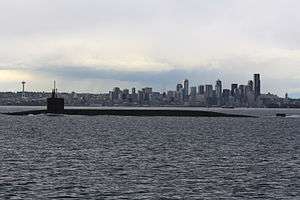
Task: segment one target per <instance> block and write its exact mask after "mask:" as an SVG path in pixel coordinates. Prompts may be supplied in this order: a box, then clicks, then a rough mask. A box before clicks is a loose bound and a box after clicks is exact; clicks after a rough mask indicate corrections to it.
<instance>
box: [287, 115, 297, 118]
mask: <svg viewBox="0 0 300 200" xmlns="http://www.w3.org/2000/svg"><path fill="white" fill-rule="evenodd" d="M286 117H288V118H300V115H287V116H286Z"/></svg>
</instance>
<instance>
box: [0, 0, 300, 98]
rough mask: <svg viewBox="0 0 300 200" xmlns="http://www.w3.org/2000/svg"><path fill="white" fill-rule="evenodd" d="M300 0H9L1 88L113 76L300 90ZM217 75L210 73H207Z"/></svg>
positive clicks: (142, 82) (96, 83) (115, 81)
mask: <svg viewBox="0 0 300 200" xmlns="http://www.w3.org/2000/svg"><path fill="white" fill-rule="evenodd" d="M299 8H300V3H299V1H297V0H276V1H274V0H265V1H259V0H243V1H237V0H219V1H211V0H200V1H198V0H188V1H184V2H181V1H174V0H166V1H159V0H144V1H139V0H131V1H130V2H128V1H126V2H125V1H121V0H111V1H106V0H89V1H83V0H72V1H70V0H61V1H52V2H51V3H50V2H49V1H48V0H27V1H26V2H25V1H24V2H23V1H16V0H3V1H1V2H0V20H1V21H0V22H2V23H1V24H2V26H1V27H0V31H1V36H0V42H1V46H0V90H1V91H4V90H5V91H16V83H18V82H20V81H22V80H25V81H27V82H28V86H31V87H32V90H38V91H41V90H43V89H45V88H48V87H49V82H52V80H54V79H55V80H57V81H58V82H59V83H61V90H62V91H72V90H75V89H74V88H76V89H78V91H88V92H98V91H99V90H100V91H103V90H104V91H106V90H108V89H109V88H110V87H111V86H113V85H120V86H122V87H129V86H131V85H136V86H137V87H141V88H142V87H145V86H147V85H149V83H155V85H154V86H153V87H155V88H156V89H157V90H161V89H162V88H169V87H171V86H172V85H174V80H179V79H182V78H188V79H190V80H200V81H203V82H206V81H207V82H209V81H210V80H217V79H218V78H220V79H221V80H223V81H224V82H225V84H226V83H227V82H231V81H233V82H242V80H244V79H245V78H246V75H245V74H253V73H256V72H260V73H261V74H262V75H263V76H264V88H265V90H266V91H270V92H271V93H276V94H279V95H280V96H284V94H285V93H286V92H288V93H289V94H290V95H291V96H293V97H300V84H299V82H300V70H299V66H300V51H299V49H300V45H299V44H300V43H299V41H300V38H299V34H298V33H299V31H300V30H299V26H297V24H299V21H300V16H299V14H298V10H299ZM208 78H209V80H207V79H208Z"/></svg>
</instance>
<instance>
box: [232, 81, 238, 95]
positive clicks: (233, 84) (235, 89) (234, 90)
mask: <svg viewBox="0 0 300 200" xmlns="http://www.w3.org/2000/svg"><path fill="white" fill-rule="evenodd" d="M237 89H238V84H236V83H232V84H231V96H233V97H235V96H236V91H237Z"/></svg>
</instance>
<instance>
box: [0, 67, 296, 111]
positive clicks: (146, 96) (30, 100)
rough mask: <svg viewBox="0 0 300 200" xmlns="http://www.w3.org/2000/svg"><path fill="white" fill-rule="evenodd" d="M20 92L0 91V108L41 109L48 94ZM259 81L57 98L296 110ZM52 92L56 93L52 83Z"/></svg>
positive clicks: (80, 102)
mask: <svg viewBox="0 0 300 200" xmlns="http://www.w3.org/2000/svg"><path fill="white" fill-rule="evenodd" d="M21 84H22V91H19V92H17V93H14V92H0V105H31V106H33V105H35V106H42V105H44V104H45V100H46V99H47V98H48V97H49V95H50V94H51V93H49V91H46V92H45V91H43V92H36V91H35V92H32V91H28V90H26V87H25V85H26V82H25V81H22V82H21ZM262 88H264V84H263V79H262V77H261V75H260V74H258V73H256V74H253V77H252V78H248V79H247V80H244V81H243V82H242V83H237V82H231V83H230V87H226V86H224V84H223V82H222V80H220V79H217V80H216V81H215V84H213V83H212V82H211V83H205V84H204V83H201V84H196V85H194V84H191V82H190V80H188V79H184V80H182V81H177V83H176V84H174V85H173V87H172V88H171V89H165V90H164V91H157V90H155V89H154V88H153V87H152V86H151V84H150V85H148V86H146V87H142V88H136V87H135V86H132V87H130V88H122V87H121V86H115V87H113V88H112V89H111V90H109V91H106V92H99V93H89V92H84V93H80V92H78V91H75V90H74V91H72V92H69V93H68V92H64V91H59V92H58V93H57V96H58V97H60V98H63V99H64V100H65V103H66V105H68V106H96V107H98V106H175V107H176V106H185V107H225V108H234V107H252V108H265V107H267V108H299V107H300V105H299V103H300V101H299V100H300V99H293V98H292V97H290V96H289V95H288V93H286V94H285V96H284V98H282V97H279V96H278V95H276V94H272V93H270V92H267V93H264V92H262ZM53 91H56V92H57V91H58V88H57V87H56V81H54V87H53V89H52V96H53Z"/></svg>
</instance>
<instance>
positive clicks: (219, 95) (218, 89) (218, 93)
mask: <svg viewBox="0 0 300 200" xmlns="http://www.w3.org/2000/svg"><path fill="white" fill-rule="evenodd" d="M215 90H216V98H217V104H218V105H220V104H221V100H222V81H220V80H217V81H216V86H215Z"/></svg>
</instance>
